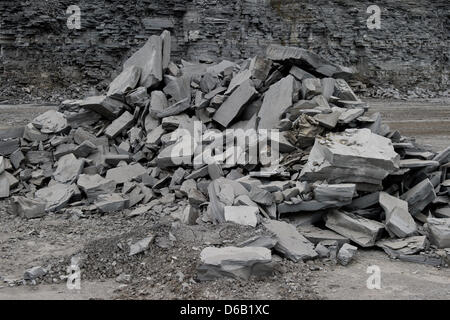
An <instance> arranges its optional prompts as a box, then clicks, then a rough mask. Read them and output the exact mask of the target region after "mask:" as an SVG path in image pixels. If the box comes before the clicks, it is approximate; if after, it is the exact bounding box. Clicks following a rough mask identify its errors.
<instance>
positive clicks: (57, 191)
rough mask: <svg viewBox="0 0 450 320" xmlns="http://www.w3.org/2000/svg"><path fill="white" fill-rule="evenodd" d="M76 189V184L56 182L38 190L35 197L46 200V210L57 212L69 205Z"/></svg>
mask: <svg viewBox="0 0 450 320" xmlns="http://www.w3.org/2000/svg"><path fill="white" fill-rule="evenodd" d="M76 190H77V188H76V187H75V186H74V185H69V184H63V183H55V184H53V185H51V186H49V187H46V188H42V189H40V190H38V191H36V193H35V197H36V198H37V199H39V200H41V201H45V202H46V206H45V210H46V211H50V212H52V211H56V212H57V211H59V210H61V209H63V208H64V207H66V206H67V204H68V203H69V201H70V199H71V198H72V196H73V195H74V194H75V192H76Z"/></svg>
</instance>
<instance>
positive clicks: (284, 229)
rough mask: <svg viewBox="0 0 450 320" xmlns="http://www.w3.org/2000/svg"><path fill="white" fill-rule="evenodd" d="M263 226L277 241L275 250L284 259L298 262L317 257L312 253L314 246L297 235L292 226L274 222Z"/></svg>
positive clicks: (315, 253)
mask: <svg viewBox="0 0 450 320" xmlns="http://www.w3.org/2000/svg"><path fill="white" fill-rule="evenodd" d="M263 224H264V227H265V228H266V229H267V230H269V231H270V232H272V233H273V234H274V235H275V236H276V238H277V240H278V242H277V244H276V245H275V250H276V251H277V252H279V253H281V254H283V255H284V256H285V257H286V258H288V259H290V260H292V261H294V262H298V261H305V260H310V259H314V258H316V257H317V256H318V254H317V252H316V251H314V245H313V244H312V243H311V242H310V241H308V240H307V239H306V238H305V237H303V236H302V235H301V234H300V233H298V231H297V229H295V227H294V226H293V225H291V224H289V223H286V222H282V221H276V220H267V221H265V222H264V223H263Z"/></svg>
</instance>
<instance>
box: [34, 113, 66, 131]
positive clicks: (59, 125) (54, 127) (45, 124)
mask: <svg viewBox="0 0 450 320" xmlns="http://www.w3.org/2000/svg"><path fill="white" fill-rule="evenodd" d="M32 123H33V126H34V127H35V128H36V129H39V130H40V131H41V132H42V133H44V134H48V133H59V132H61V131H63V130H64V129H66V128H67V125H68V124H67V119H66V117H65V116H64V115H63V114H62V113H60V112H58V111H56V110H49V111H47V112H45V113H43V114H41V115H40V116H38V117H37V118H35V119H34V120H33V121H32Z"/></svg>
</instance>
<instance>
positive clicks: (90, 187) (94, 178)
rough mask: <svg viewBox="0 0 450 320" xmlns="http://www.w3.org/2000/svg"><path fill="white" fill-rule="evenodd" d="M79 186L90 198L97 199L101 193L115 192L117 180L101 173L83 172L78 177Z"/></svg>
mask: <svg viewBox="0 0 450 320" xmlns="http://www.w3.org/2000/svg"><path fill="white" fill-rule="evenodd" d="M77 184H78V187H80V189H81V190H82V191H83V192H84V193H85V194H86V196H87V197H88V199H89V200H95V199H97V197H98V196H99V195H101V194H109V193H114V191H115V190H116V182H115V181H113V180H108V179H105V178H103V177H101V176H100V175H98V174H96V175H87V174H82V175H80V177H79V178H78V182H77Z"/></svg>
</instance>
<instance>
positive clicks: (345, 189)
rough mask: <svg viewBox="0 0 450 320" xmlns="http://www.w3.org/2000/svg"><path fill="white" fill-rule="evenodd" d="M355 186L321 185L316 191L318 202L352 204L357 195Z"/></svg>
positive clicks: (347, 184)
mask: <svg viewBox="0 0 450 320" xmlns="http://www.w3.org/2000/svg"><path fill="white" fill-rule="evenodd" d="M355 190H356V185H355V184H350V183H346V184H321V185H318V186H317V187H316V188H315V189H314V199H315V200H317V201H320V202H322V201H338V202H351V201H352V199H353V196H354V194H355Z"/></svg>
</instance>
